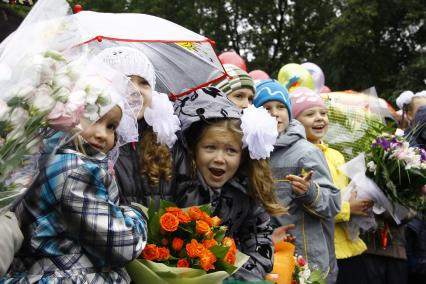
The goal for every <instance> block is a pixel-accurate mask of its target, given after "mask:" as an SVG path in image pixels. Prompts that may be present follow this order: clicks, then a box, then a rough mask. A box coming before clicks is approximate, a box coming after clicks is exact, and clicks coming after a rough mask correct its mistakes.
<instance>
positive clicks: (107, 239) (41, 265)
mask: <svg viewBox="0 0 426 284" xmlns="http://www.w3.org/2000/svg"><path fill="white" fill-rule="evenodd" d="M88 150H89V152H90V151H91V152H92V153H90V154H92V155H89V156H86V155H83V154H81V153H79V152H76V151H75V150H73V149H70V148H65V149H60V150H59V151H58V152H57V153H56V154H54V155H42V156H41V165H46V166H44V167H43V166H41V168H40V172H39V174H38V176H37V178H36V179H35V181H34V182H33V184H32V186H31V187H30V188H29V190H28V192H27V193H26V194H25V197H24V198H23V199H22V200H21V201H20V202H19V203H18V205H17V206H16V208H15V213H16V215H17V218H18V220H19V221H20V223H21V228H22V231H23V234H24V243H23V246H22V248H21V250H20V252H19V253H18V254H17V255H16V256H15V259H14V262H13V264H12V268H11V271H10V273H9V277H11V278H9V279H8V280H6V279H3V281H4V280H6V283H7V282H13V283H28V282H30V283H31V282H34V281H38V280H41V281H42V282H44V281H46V282H48V283H69V282H72V283H105V282H107V283H128V282H130V279H129V276H128V274H127V273H126V272H125V270H124V268H123V267H124V265H125V264H126V263H127V262H129V261H131V260H133V259H134V258H136V257H137V256H138V255H139V254H140V253H141V251H142V249H143V248H144V246H145V243H146V239H147V236H146V221H145V219H144V218H143V214H142V213H141V212H140V211H138V210H137V209H133V208H131V207H126V206H118V189H117V186H116V183H115V181H114V179H113V177H112V176H111V175H110V174H109V173H108V171H107V169H106V167H105V164H106V163H105V159H104V158H105V156H104V155H103V154H102V155H101V154H100V153H95V152H93V150H90V149H88ZM43 160H44V161H43ZM1 282H2V280H1V279H0V283H1Z"/></svg>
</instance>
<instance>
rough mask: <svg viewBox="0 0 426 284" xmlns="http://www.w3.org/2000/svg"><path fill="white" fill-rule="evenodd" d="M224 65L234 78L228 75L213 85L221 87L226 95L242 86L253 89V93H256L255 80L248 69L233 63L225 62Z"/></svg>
mask: <svg viewBox="0 0 426 284" xmlns="http://www.w3.org/2000/svg"><path fill="white" fill-rule="evenodd" d="M223 67H224V68H225V70H226V73H228V75H229V76H231V77H232V78H228V77H226V78H225V79H223V80H221V81H218V82H215V83H213V84H212V85H211V86H213V87H216V88H218V89H220V90H221V91H222V92H224V93H225V95H226V96H228V95H229V94H231V93H232V92H234V91H236V90H238V89H241V88H248V89H250V90H252V91H253V94H256V88H255V85H254V80H253V79H252V78H251V77H250V75H249V74H248V73H247V72H246V71H244V70H243V69H241V68H238V67H237V66H235V65H232V64H224V65H223Z"/></svg>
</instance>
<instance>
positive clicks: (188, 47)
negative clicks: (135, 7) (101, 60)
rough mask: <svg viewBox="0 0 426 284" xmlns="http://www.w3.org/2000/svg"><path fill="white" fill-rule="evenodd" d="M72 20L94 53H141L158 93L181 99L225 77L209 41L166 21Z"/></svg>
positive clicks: (124, 17) (88, 15) (139, 17)
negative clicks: (124, 49) (120, 48)
mask: <svg viewBox="0 0 426 284" xmlns="http://www.w3.org/2000/svg"><path fill="white" fill-rule="evenodd" d="M73 17H75V18H76V19H77V23H78V25H79V29H80V30H81V32H82V42H83V43H84V44H89V46H90V47H91V48H93V49H94V50H95V52H97V49H104V48H107V47H111V46H113V45H129V46H132V47H136V48H139V49H140V50H142V51H143V53H145V55H147V56H148V58H149V59H150V60H151V62H152V63H153V65H154V68H155V70H156V78H157V88H156V89H157V91H159V92H165V93H169V94H170V95H171V96H181V95H184V94H188V93H190V92H191V91H193V90H195V89H197V88H200V87H202V86H206V85H208V84H210V83H212V82H214V81H217V80H220V79H222V78H223V77H224V76H226V73H225V71H224V69H223V67H222V64H221V63H220V61H219V59H218V57H217V55H216V53H215V51H214V50H213V46H212V43H213V42H212V41H211V40H210V39H208V38H206V37H204V36H201V35H199V34H197V33H194V32H192V31H190V30H188V29H186V28H184V27H182V26H179V25H177V24H175V23H172V22H170V21H167V20H165V19H162V18H159V17H155V16H151V15H145V14H132V13H118V14H113V13H98V12H91V11H82V12H79V13H77V14H75V15H73Z"/></svg>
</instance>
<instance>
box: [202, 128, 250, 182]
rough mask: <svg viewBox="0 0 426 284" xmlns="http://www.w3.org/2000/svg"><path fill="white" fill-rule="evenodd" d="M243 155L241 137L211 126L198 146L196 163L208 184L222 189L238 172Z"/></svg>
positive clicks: (205, 131)
mask: <svg viewBox="0 0 426 284" xmlns="http://www.w3.org/2000/svg"><path fill="white" fill-rule="evenodd" d="M241 153H242V145H241V137H238V135H236V134H234V133H232V132H231V131H229V130H226V129H223V128H222V127H218V126H210V127H207V129H206V130H204V133H203V134H202V137H201V139H200V141H198V143H197V145H196V149H195V163H196V165H197V168H198V169H199V171H200V173H201V174H202V176H203V178H204V180H205V181H206V183H207V184H208V185H209V186H210V187H212V188H220V187H222V186H223V185H224V184H225V183H226V182H227V181H228V180H229V179H231V178H232V177H233V176H234V175H235V173H236V172H237V170H238V167H239V166H240V162H241Z"/></svg>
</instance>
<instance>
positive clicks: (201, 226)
mask: <svg viewBox="0 0 426 284" xmlns="http://www.w3.org/2000/svg"><path fill="white" fill-rule="evenodd" d="M195 231H196V232H197V233H198V234H200V235H205V234H208V233H209V232H210V231H211V230H210V226H209V224H207V223H206V222H204V221H202V220H198V221H195Z"/></svg>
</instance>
